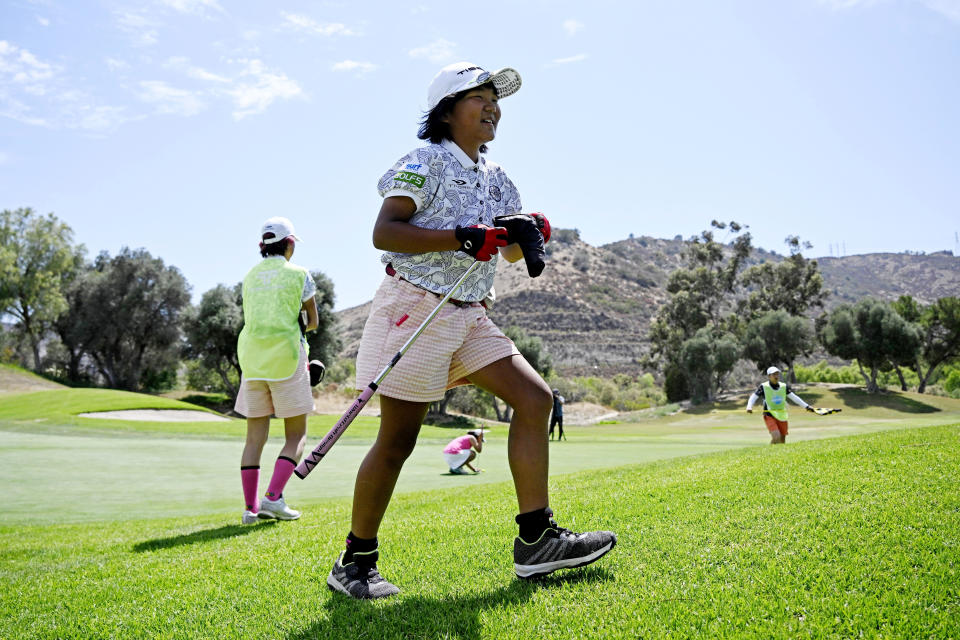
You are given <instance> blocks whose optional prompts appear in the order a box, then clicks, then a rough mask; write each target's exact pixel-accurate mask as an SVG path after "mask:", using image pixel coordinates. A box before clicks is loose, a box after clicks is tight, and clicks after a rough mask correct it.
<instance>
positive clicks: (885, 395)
mask: <svg viewBox="0 0 960 640" xmlns="http://www.w3.org/2000/svg"><path fill="white" fill-rule="evenodd" d="M837 397H838V398H840V399H841V400H843V402H844V404H846V405H847V406H848V407H850V408H851V409H870V408H875V409H890V410H892V411H902V412H904V413H937V412H938V411H942V409H940V408H938V407H934V406H933V405H929V404H927V403H925V402H920V401H919V400H914V399H913V398H908V397H907V396H904V395H900V394H899V393H897V392H896V391H881V392H880V393H867V392H866V391H864V390H863V389H850V388H846V389H837Z"/></svg>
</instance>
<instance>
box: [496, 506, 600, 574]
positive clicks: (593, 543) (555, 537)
mask: <svg viewBox="0 0 960 640" xmlns="http://www.w3.org/2000/svg"><path fill="white" fill-rule="evenodd" d="M550 523H551V525H553V526H552V527H550V528H549V529H547V530H546V531H544V532H543V535H541V536H540V539H539V540H537V541H536V542H532V543H527V542H524V541H523V539H522V538H521V537H520V536H517V539H516V540H514V541H513V569H514V571H516V572H517V577H519V578H526V579H531V578H539V577H541V576H545V575H547V574H548V573H553V572H554V571H556V570H557V569H572V568H574V567H584V566H586V565H588V564H590V563H592V562H595V561H597V560H599V559H600V558H601V557H603V556H604V555H605V554H606V553H607V552H608V551H610V550H611V549H613V548H614V547H615V546H616V545H617V534H615V533H614V532H613V531H588V532H587V533H574V532H573V531H570V530H569V529H564V528H563V527H560V526H557V523H556V522H554V521H553V519H552V518H551V520H550Z"/></svg>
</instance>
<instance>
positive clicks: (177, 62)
mask: <svg viewBox="0 0 960 640" xmlns="http://www.w3.org/2000/svg"><path fill="white" fill-rule="evenodd" d="M163 66H164V67H165V68H167V69H174V70H176V71H180V72H182V73H183V74H184V75H186V76H187V77H188V78H192V79H194V80H200V81H201V82H208V83H215V84H229V83H231V82H232V80H231V79H230V78H228V77H226V76H222V75H219V74H216V73H213V72H211V71H207V70H206V69H203V68H201V67H197V66H194V65H193V64H191V63H190V60H189V58H185V57H183V56H174V57H172V58H167V61H166V62H165V63H164V64H163Z"/></svg>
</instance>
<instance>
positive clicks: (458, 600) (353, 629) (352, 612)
mask: <svg viewBox="0 0 960 640" xmlns="http://www.w3.org/2000/svg"><path fill="white" fill-rule="evenodd" d="M613 579H614V576H613V574H612V573H611V572H610V571H608V570H606V569H603V568H599V567H587V568H585V569H581V570H578V571H575V572H571V573H566V574H562V575H560V576H555V575H554V576H547V577H546V578H543V579H541V580H534V581H525V580H518V579H514V580H511V581H510V583H509V584H506V585H504V586H502V587H500V588H499V589H496V590H494V591H484V592H481V593H472V592H470V591H469V586H468V587H467V588H466V590H465V591H466V592H465V593H458V594H453V595H449V596H444V597H440V598H437V597H431V598H426V597H418V596H416V595H412V596H407V597H404V596H403V595H402V593H401V596H399V597H398V598H397V599H396V600H386V601H384V602H383V603H382V604H381V603H376V604H374V603H371V602H366V601H361V600H352V599H350V598H348V597H347V596H345V595H343V594H341V593H331V594H330V595H329V597H328V598H327V602H326V616H325V618H326V619H325V620H318V621H316V622H314V623H312V624H311V625H310V626H308V627H306V628H305V629H303V630H301V631H298V632H294V633H293V634H291V635H290V636H288V637H289V638H290V640H307V639H308V638H310V639H313V638H351V637H356V636H357V635H358V632H361V630H367V631H370V632H371V637H383V638H387V637H390V638H396V637H407V638H462V639H464V640H476V638H480V637H483V624H482V622H481V620H480V612H481V611H482V610H485V609H498V608H501V607H509V606H513V605H516V604H521V603H523V602H526V601H527V600H529V599H530V597H531V596H532V595H533V594H534V593H536V592H537V591H538V590H540V589H552V588H559V587H562V586H563V585H564V584H572V583H579V582H587V583H589V582H606V581H611V580H613ZM374 630H379V631H374Z"/></svg>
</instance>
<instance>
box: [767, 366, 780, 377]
mask: <svg viewBox="0 0 960 640" xmlns="http://www.w3.org/2000/svg"><path fill="white" fill-rule="evenodd" d="M775 373H780V369H777V368H776V367H770V368H769V369H767V375H768V376H772V375H773V374H775Z"/></svg>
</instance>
